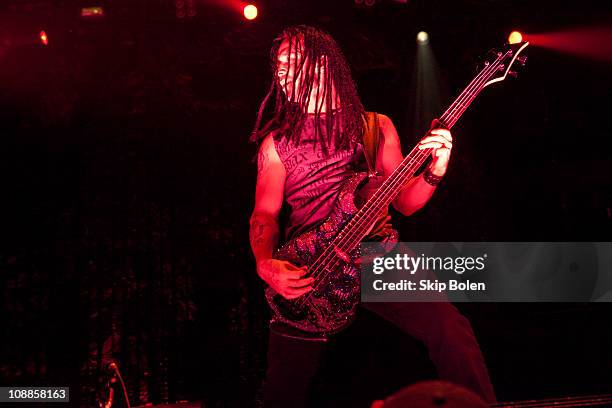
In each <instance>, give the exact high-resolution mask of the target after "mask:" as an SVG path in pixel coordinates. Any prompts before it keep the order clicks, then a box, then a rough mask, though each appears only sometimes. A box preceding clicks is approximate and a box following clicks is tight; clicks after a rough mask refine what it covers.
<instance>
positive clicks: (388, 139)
mask: <svg viewBox="0 0 612 408" xmlns="http://www.w3.org/2000/svg"><path fill="white" fill-rule="evenodd" d="M376 116H377V118H378V126H379V128H380V131H381V133H382V138H381V142H384V143H385V144H389V143H399V136H398V134H397V130H396V129H395V125H394V124H393V120H391V118H390V117H389V116H387V115H385V114H384V113H376Z"/></svg>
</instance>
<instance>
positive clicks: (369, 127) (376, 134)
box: [363, 112, 380, 175]
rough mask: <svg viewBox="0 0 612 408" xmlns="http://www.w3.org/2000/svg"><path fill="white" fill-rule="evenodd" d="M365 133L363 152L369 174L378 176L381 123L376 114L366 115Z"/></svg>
mask: <svg viewBox="0 0 612 408" xmlns="http://www.w3.org/2000/svg"><path fill="white" fill-rule="evenodd" d="M364 120H365V131H364V132H363V150H364V154H365V159H366V163H367V164H368V174H370V175H372V174H376V157H377V156H378V145H379V144H380V123H379V122H378V114H377V113H376V112H366V113H365V118H364Z"/></svg>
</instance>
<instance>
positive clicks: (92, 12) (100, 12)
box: [81, 7, 104, 17]
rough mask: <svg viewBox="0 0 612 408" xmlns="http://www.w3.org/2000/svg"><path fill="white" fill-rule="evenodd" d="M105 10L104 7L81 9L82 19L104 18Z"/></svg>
mask: <svg viewBox="0 0 612 408" xmlns="http://www.w3.org/2000/svg"><path fill="white" fill-rule="evenodd" d="M102 16H104V9H103V8H102V7H83V8H82V9H81V17H102Z"/></svg>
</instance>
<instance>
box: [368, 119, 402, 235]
mask: <svg viewBox="0 0 612 408" xmlns="http://www.w3.org/2000/svg"><path fill="white" fill-rule="evenodd" d="M364 121H365V131H364V132H363V152H364V156H365V159H366V163H367V165H368V175H370V183H372V186H371V188H377V187H378V185H379V183H380V182H381V181H382V178H381V177H377V176H378V172H377V171H376V158H377V157H378V147H379V146H380V138H381V133H380V122H379V120H378V114H377V113H376V112H366V113H365V117H364ZM367 190H368V189H367V187H366V189H365V190H364V191H363V192H364V194H365V197H362V198H364V199H367V196H368V194H369V193H371V192H372V190H371V189H370V191H369V193H368V192H367ZM367 239H368V240H370V241H383V242H397V240H398V234H397V231H396V230H394V229H393V226H392V225H391V216H390V215H389V211H388V210H385V211H384V212H383V213H382V214H381V215H380V216H379V217H378V219H377V220H376V222H375V223H374V226H373V228H372V230H371V231H370V233H369V234H368V237H367Z"/></svg>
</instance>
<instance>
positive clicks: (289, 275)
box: [249, 135, 313, 299]
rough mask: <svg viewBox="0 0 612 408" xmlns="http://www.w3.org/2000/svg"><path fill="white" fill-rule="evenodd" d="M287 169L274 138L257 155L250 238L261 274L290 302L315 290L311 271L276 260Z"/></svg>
mask: <svg viewBox="0 0 612 408" xmlns="http://www.w3.org/2000/svg"><path fill="white" fill-rule="evenodd" d="M284 189H285V167H284V166H283V163H282V162H281V160H280V157H279V156H278V153H277V152H276V149H275V147H274V140H273V139H272V135H268V136H267V137H266V138H265V139H264V141H263V142H262V144H261V146H260V148H259V153H258V155H257V187H256V190H255V208H254V210H253V214H252V215H251V221H250V229H249V238H250V241H251V249H252V250H253V255H254V256H255V261H256V263H257V274H258V275H259V276H260V277H261V278H262V279H263V280H264V281H266V283H267V284H268V285H270V286H271V287H272V288H273V289H274V290H275V291H276V292H277V293H279V294H280V295H282V296H283V297H285V298H287V299H294V298H297V297H299V296H301V295H303V294H304V293H306V292H308V291H310V290H311V289H312V286H311V284H312V282H313V279H312V278H303V276H304V275H305V274H306V273H307V268H306V267H302V268H298V267H297V266H295V265H292V264H291V263H290V262H287V261H280V260H278V259H274V258H273V257H272V254H273V252H274V248H275V247H276V245H277V244H278V236H279V228H278V214H279V212H280V209H281V206H282V204H283V194H284Z"/></svg>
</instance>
